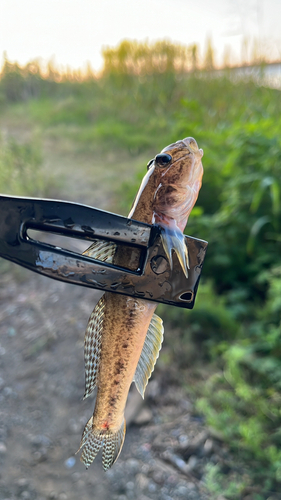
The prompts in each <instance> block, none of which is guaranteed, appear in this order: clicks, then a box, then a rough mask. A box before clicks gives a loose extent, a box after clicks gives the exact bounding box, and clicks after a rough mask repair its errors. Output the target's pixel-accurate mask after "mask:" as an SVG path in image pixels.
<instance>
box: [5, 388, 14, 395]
mask: <svg viewBox="0 0 281 500" xmlns="http://www.w3.org/2000/svg"><path fill="white" fill-rule="evenodd" d="M3 392H4V395H5V396H11V395H12V394H13V390H12V389H11V387H4V390H3Z"/></svg>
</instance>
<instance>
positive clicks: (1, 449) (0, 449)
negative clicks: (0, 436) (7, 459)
mask: <svg viewBox="0 0 281 500" xmlns="http://www.w3.org/2000/svg"><path fill="white" fill-rule="evenodd" d="M6 452H7V446H6V445H5V444H4V443H2V442H0V455H5V453H6Z"/></svg>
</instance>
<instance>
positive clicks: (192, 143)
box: [161, 137, 204, 158]
mask: <svg viewBox="0 0 281 500" xmlns="http://www.w3.org/2000/svg"><path fill="white" fill-rule="evenodd" d="M180 145H182V146H183V148H182V149H183V150H184V149H187V150H188V151H189V153H190V154H198V153H199V155H200V157H201V158H202V156H203V154H204V153H203V149H201V148H200V149H199V147H198V144H197V142H196V140H195V139H194V138H193V137H185V139H181V140H179V141H177V142H174V143H173V144H169V146H166V147H165V148H164V149H163V150H162V151H161V153H165V152H168V151H169V150H170V149H172V148H173V147H176V146H180Z"/></svg>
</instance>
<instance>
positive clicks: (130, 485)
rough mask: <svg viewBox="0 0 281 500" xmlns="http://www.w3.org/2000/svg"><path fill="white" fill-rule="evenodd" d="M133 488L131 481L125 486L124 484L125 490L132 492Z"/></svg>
mask: <svg viewBox="0 0 281 500" xmlns="http://www.w3.org/2000/svg"><path fill="white" fill-rule="evenodd" d="M134 487H135V485H134V483H133V481H129V482H128V483H127V484H126V488H127V490H133V489H134Z"/></svg>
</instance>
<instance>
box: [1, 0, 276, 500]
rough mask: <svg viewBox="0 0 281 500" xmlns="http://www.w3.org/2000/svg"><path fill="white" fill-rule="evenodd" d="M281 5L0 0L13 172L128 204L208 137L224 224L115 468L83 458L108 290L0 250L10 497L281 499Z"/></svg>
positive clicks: (200, 227)
mask: <svg viewBox="0 0 281 500" xmlns="http://www.w3.org/2000/svg"><path fill="white" fill-rule="evenodd" d="M280 18H281V4H280V2H279V1H277V0H276V1H274V0H268V1H267V2H265V0H244V1H243V2H242V1H240V0H236V1H235V0H232V1H230V0H229V1H223V2H222V1H221V0H214V1H213V2H212V3H211V4H210V2H207V1H204V0H200V1H197V2H196V5H195V4H194V3H191V2H190V1H187V0H173V1H172V0H165V1H163V0H162V1H161V2H160V0H149V2H148V1H146V0H144V1H142V2H140V1H137V0H136V1H134V2H130V3H128V2H126V1H122V0H120V1H117V2H112V1H109V0H107V1H105V0H104V1H103V2H102V4H101V3H98V2H96V1H94V0H91V1H88V0H84V1H83V2H78V1H76V0H71V1H70V0H68V1H67V2H66V1H65V0H59V1H52V0H48V1H45V0H41V1H40V2H36V1H34V0H26V1H25V2H20V1H19V0H10V1H9V2H7V1H6V0H0V53H2V63H1V73H0V190H1V192H2V193H5V194H13V195H20V196H21V195H22V196H35V197H48V198H59V199H64V200H71V201H75V202H78V203H85V204H89V205H92V206H95V207H98V208H102V209H105V210H110V211H113V212H116V213H120V214H124V215H126V214H127V213H128V212H129V209H130V205H131V203H132V201H133V199H134V196H135V194H136V192H137V189H138V186H139V184H140V181H141V179H142V177H143V175H144V174H145V172H146V164H147V162H148V161H149V160H150V159H151V158H152V157H154V156H155V154H157V153H159V152H160V151H161V149H162V148H164V147H165V146H167V145H168V144H170V143H172V142H174V141H176V140H179V139H182V138H184V137H187V136H193V137H195V139H196V140H197V142H198V144H199V147H201V148H203V150H204V157H203V165H204V177H203V186H202V189H201V192H200V195H199V198H198V201H197V203H196V206H195V208H194V209H193V211H192V213H191V216H190V219H189V222H188V225H187V229H186V232H187V233H188V234H189V235H191V236H195V237H198V238H202V239H205V240H207V241H208V242H209V247H208V252H207V256H206V259H205V264H204V269H203V273H202V278H201V283H200V286H199V292H198V297H197V301H196V304H195V308H194V310H192V311H187V310H186V311H185V310H182V309H177V308H173V307H168V306H167V307H164V306H159V307H158V310H157V313H158V314H159V315H160V316H161V317H162V318H163V320H164V324H165V340H164V346H163V349H162V351H161V353H160V358H159V360H158V363H157V367H156V370H155V372H154V373H153V377H152V381H151V382H150V384H149V386H148V389H147V395H146V398H145V402H144V403H142V402H141V401H140V400H139V399H138V398H137V396H136V394H135V393H134V391H132V392H131V393H130V397H129V402H128V405H129V406H128V417H127V419H128V422H129V424H130V425H129V428H128V432H127V437H126V441H125V446H124V449H123V451H122V453H121V456H120V458H119V459H118V462H117V463H116V465H114V467H113V468H112V470H110V471H109V472H108V473H106V474H104V473H103V472H102V471H101V463H100V462H99V461H98V459H97V460H96V461H95V462H94V464H93V465H92V466H91V468H90V470H89V471H85V469H84V466H83V465H82V464H80V462H79V459H78V456H77V455H76V456H75V451H76V450H77V448H78V446H79V443H80V436H81V433H82V430H83V427H84V425H85V423H86V422H87V420H88V419H89V417H90V415H91V411H92V409H93V406H94V405H93V401H90V400H86V401H82V396H83V389H84V366H83V336H84V331H85V328H86V324H87V320H88V317H89V315H90V313H91V310H92V308H93V307H94V305H95V303H96V302H97V300H98V298H99V296H100V295H99V294H98V293H97V292H95V291H92V290H84V289H83V290H82V289H81V288H79V287H75V286H72V285H65V284H63V283H58V282H53V281H52V280H49V279H47V278H43V277H40V276H37V275H33V274H32V273H31V272H28V271H25V270H23V269H20V268H18V267H17V266H15V265H12V264H9V263H8V262H5V261H4V260H1V261H0V277H1V280H0V320H1V322H0V332H1V335H0V403H1V405H0V464H1V469H0V498H1V500H2V499H3V500H12V499H15V498H21V499H25V500H29V499H31V500H33V499H34V500H35V499H40V500H49V499H50V500H51V499H53V500H56V499H58V500H67V499H70V500H72V499H76V498H83V499H85V500H87V499H93V498H95V499H98V500H103V498H113V499H116V500H126V499H134V498H137V499H140V500H149V499H150V500H154V499H155V500H160V499H161V500H171V499H173V500H177V499H197V500H198V499H199V500H203V499H220V500H223V499H230V500H238V499H241V500H242V499H243V500H264V499H267V500H278V499H280V498H281V447H280V445H281V428H280V424H281V413H280V403H281V361H280V355H281V324H280V311H281V233H280V229H281V193H280V175H281V98H280V97H281V95H280V90H281V36H280Z"/></svg>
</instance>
